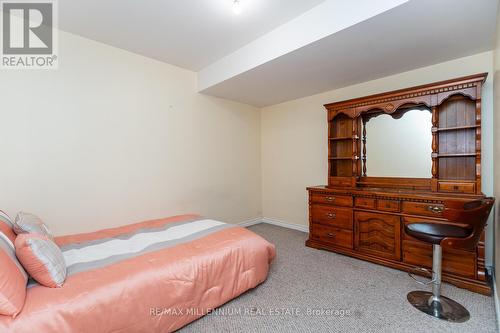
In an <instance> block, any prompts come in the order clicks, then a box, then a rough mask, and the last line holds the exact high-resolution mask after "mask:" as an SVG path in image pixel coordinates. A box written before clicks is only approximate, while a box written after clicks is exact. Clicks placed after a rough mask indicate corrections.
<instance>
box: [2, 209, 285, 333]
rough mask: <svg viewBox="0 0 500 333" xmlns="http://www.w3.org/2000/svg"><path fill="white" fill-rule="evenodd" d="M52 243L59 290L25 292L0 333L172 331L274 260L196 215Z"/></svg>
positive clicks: (255, 279)
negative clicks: (61, 265)
mask: <svg viewBox="0 0 500 333" xmlns="http://www.w3.org/2000/svg"><path fill="white" fill-rule="evenodd" d="M56 241H57V243H58V244H59V245H60V246H61V248H62V250H63V252H64V255H65V259H66V262H67V264H69V266H68V270H69V276H68V279H67V281H66V283H65V285H64V286H63V287H62V288H60V289H51V288H46V287H42V286H39V285H35V286H31V287H30V288H29V289H28V293H27V298H26V303H25V306H24V309H23V311H22V312H21V314H20V315H19V316H18V317H17V318H16V319H12V318H10V317H5V316H0V332H15V333H22V332H26V333H33V332H40V333H42V332H43V333H52V332H54V333H62V332H64V333H70V332H78V333H80V332H92V333H98V332H161V333H163V332H171V331H175V330H177V329H179V328H181V327H182V326H184V325H186V324H188V323H190V322H191V321H193V320H195V319H197V318H199V317H201V316H203V315H204V314H206V313H207V311H209V310H211V309H214V308H216V307H218V306H220V305H222V304H224V303H226V302H228V301H229V300H231V299H233V298H235V297H237V296H238V295H240V294H242V293H244V292H245V291H247V290H249V289H251V288H254V287H256V286H257V285H259V284H260V283H262V282H263V281H264V280H265V279H266V278H267V274H268V271H269V265H270V263H271V261H272V259H273V258H274V256H275V248H274V246H273V245H272V244H270V243H269V242H267V241H266V240H264V239H263V238H261V237H260V236H258V235H256V234H254V233H253V232H251V231H249V230H247V229H245V228H241V227H238V226H232V225H227V224H223V223H221V222H217V221H213V220H206V219H203V218H201V217H199V216H196V215H184V216H177V217H172V218H168V219H162V220H156V221H148V222H143V223H138V224H134V225H129V226H125V227H120V228H114V229H107V230H102V231H98V232H94V233H89V234H81V235H74V236H65V237H59V238H57V239H56ZM114 252H116V253H114ZM103 253H104V254H106V255H104V256H103Z"/></svg>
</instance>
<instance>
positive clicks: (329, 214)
mask: <svg viewBox="0 0 500 333" xmlns="http://www.w3.org/2000/svg"><path fill="white" fill-rule="evenodd" d="M326 217H328V218H330V219H334V218H336V217H337V214H334V213H327V214H326Z"/></svg>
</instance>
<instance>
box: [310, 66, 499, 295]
mask: <svg viewBox="0 0 500 333" xmlns="http://www.w3.org/2000/svg"><path fill="white" fill-rule="evenodd" d="M485 78H486V74H479V75H474V76H470V77H465V78H459V79H456V80H450V81H446V82H438V83H434V84H429V85H425V86H419V87H414V88H409V89H404V90H399V91H395V92H389V93H386V94H379V95H374V96H368V97H364V98H358V99H354V100H349V101H344V102H337V103H332V104H328V105H325V107H326V109H327V111H328V124H329V132H328V133H329V137H328V142H329V144H328V146H329V165H328V170H329V172H328V186H317V187H309V188H308V189H307V190H308V191H309V223H310V224H309V225H310V234H309V239H308V240H307V242H306V245H307V246H309V247H313V248H317V249H324V250H329V251H334V252H337V253H341V254H344V255H349V256H352V257H356V258H359V259H363V260H367V261H370V262H374V263H377V264H382V265H386V266H389V267H392V268H396V269H401V270H405V271H409V270H412V269H414V268H416V267H425V268H430V267H431V266H432V245H429V244H426V243H423V242H420V241H418V240H416V239H414V238H412V237H410V236H408V235H406V234H405V232H404V225H405V224H408V223H415V222H431V223H452V222H450V221H446V220H445V219H443V217H442V213H443V210H444V203H445V201H446V200H455V201H464V202H465V201H469V200H474V199H478V198H483V197H484V195H483V194H482V192H481V88H482V84H483V82H484V80H485ZM414 108H420V109H428V111H429V112H431V113H432V124H431V126H429V131H431V133H432V134H431V135H432V153H431V154H430V156H429V157H428V158H429V159H430V160H431V161H432V162H431V165H432V167H431V169H432V170H430V174H431V175H432V176H431V177H430V178H397V177H368V176H367V164H368V166H369V161H368V163H367V161H366V149H367V147H368V148H369V147H370V146H369V145H367V144H366V142H367V141H368V142H369V138H367V137H366V130H365V128H366V127H365V125H366V122H367V121H368V120H369V119H370V118H372V117H376V116H377V115H380V114H389V115H392V116H393V118H394V119H399V118H400V117H402V116H403V115H404V113H405V112H407V110H409V109H414ZM404 140H405V138H401V143H398V144H404ZM387 163H397V156H394V157H393V159H391V160H389V161H387ZM368 169H369V168H368ZM484 258H485V245H484V234H483V236H482V238H481V241H480V243H479V245H478V246H477V248H476V249H475V250H473V251H466V250H445V251H444V253H443V280H444V281H447V282H450V283H452V284H454V285H456V286H458V287H462V288H466V289H469V290H472V291H475V292H478V293H482V294H490V293H491V287H490V284H489V281H488V276H487V272H486V269H485V259H484Z"/></svg>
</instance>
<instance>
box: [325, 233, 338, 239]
mask: <svg viewBox="0 0 500 333" xmlns="http://www.w3.org/2000/svg"><path fill="white" fill-rule="evenodd" d="M335 235H336V234H335V233H333V232H329V233H328V234H327V236H328V237H330V238H333V237H335Z"/></svg>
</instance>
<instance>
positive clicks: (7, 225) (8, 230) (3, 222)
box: [0, 210, 16, 243]
mask: <svg viewBox="0 0 500 333" xmlns="http://www.w3.org/2000/svg"><path fill="white" fill-rule="evenodd" d="M13 226H14V223H12V220H11V218H10V216H9V215H7V213H6V212H4V211H3V210H0V232H3V233H4V234H5V236H7V237H8V238H9V239H10V241H11V242H12V243H14V240H15V239H16V234H15V233H14V230H12V228H13Z"/></svg>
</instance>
